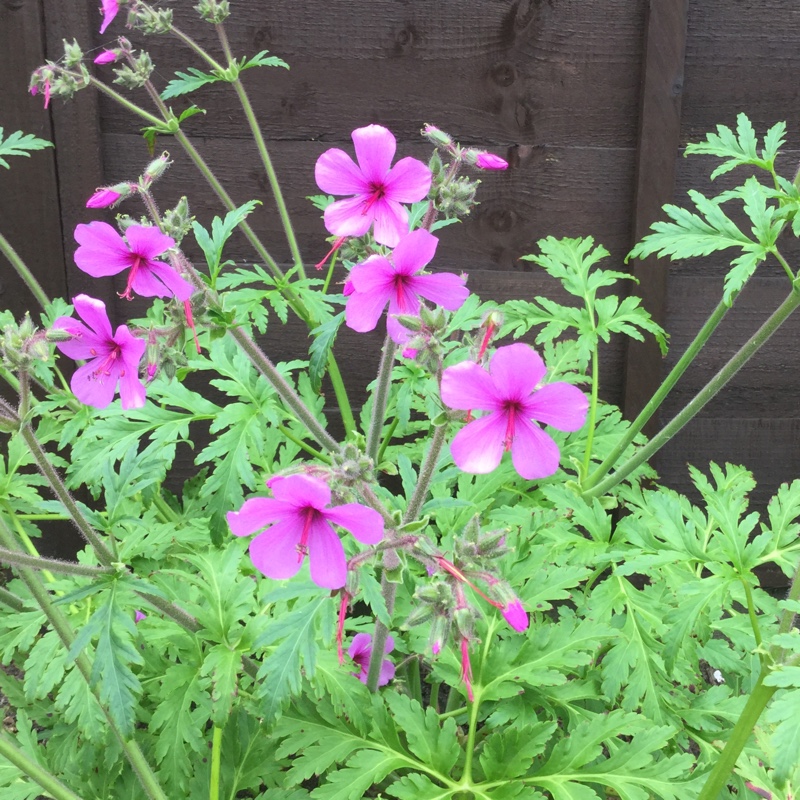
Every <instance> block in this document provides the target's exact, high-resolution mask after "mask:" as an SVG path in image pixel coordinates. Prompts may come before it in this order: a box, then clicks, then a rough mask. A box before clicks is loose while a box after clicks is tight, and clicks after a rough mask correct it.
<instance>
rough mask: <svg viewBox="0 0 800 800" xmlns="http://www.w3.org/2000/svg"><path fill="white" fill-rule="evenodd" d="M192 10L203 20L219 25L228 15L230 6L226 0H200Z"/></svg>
mask: <svg viewBox="0 0 800 800" xmlns="http://www.w3.org/2000/svg"><path fill="white" fill-rule="evenodd" d="M194 10H195V11H196V12H197V13H198V14H199V15H200V18H201V19H202V20H204V21H205V22H210V23H212V24H213V25H219V24H220V23H222V22H225V20H226V19H227V18H228V17H229V16H230V13H231V7H230V4H229V3H228V0H200V2H199V3H198V4H197V5H196V6H194Z"/></svg>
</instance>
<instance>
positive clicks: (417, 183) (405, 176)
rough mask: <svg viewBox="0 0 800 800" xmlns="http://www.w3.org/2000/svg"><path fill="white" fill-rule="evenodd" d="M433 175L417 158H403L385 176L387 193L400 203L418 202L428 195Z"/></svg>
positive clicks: (384, 182)
mask: <svg viewBox="0 0 800 800" xmlns="http://www.w3.org/2000/svg"><path fill="white" fill-rule="evenodd" d="M432 178H433V175H432V173H431V171H430V169H428V167H427V166H425V164H423V163H422V162H421V161H418V160H417V159H416V158H401V159H400V160H399V161H398V162H397V163H396V164H395V165H394V166H393V167H392V169H391V170H390V172H389V174H388V175H387V176H386V177H385V178H384V181H383V184H384V187H385V191H386V195H387V197H389V198H390V199H392V200H397V202H399V203H416V202H418V201H420V200H424V199H425V198H426V197H427V196H428V192H429V191H430V188H431V180H432Z"/></svg>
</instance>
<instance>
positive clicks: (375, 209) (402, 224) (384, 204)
mask: <svg viewBox="0 0 800 800" xmlns="http://www.w3.org/2000/svg"><path fill="white" fill-rule="evenodd" d="M372 213H373V216H374V219H375V227H374V229H373V231H372V235H373V236H374V237H375V241H376V242H378V243H379V244H385V245H386V246H387V247H396V246H397V244H398V243H399V242H400V240H401V239H402V238H403V237H404V236H405V235H406V234H407V233H408V211H407V210H406V207H405V206H402V205H400V203H398V202H397V201H395V200H390V199H389V198H388V197H383V198H381V199H380V200H378V201H376V203H375V204H374V205H373V206H372ZM367 216H369V215H367Z"/></svg>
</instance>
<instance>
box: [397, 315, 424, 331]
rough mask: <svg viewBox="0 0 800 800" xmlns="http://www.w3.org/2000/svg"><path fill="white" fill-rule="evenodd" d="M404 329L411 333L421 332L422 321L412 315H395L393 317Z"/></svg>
mask: <svg viewBox="0 0 800 800" xmlns="http://www.w3.org/2000/svg"><path fill="white" fill-rule="evenodd" d="M392 316H393V317H394V318H395V319H396V320H397V321H398V322H399V323H400V324H401V325H402V326H403V327H404V328H407V329H408V330H410V331H421V330H422V320H421V319H420V318H419V317H417V316H414V315H412V314H393V315H392Z"/></svg>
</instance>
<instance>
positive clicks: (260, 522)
mask: <svg viewBox="0 0 800 800" xmlns="http://www.w3.org/2000/svg"><path fill="white" fill-rule="evenodd" d="M295 513H296V511H295V508H294V506H293V505H291V504H290V503H286V502H283V501H282V500H273V499H272V498H271V497H251V498H250V499H249V500H245V501H244V503H243V504H242V507H241V508H240V509H239V510H238V511H230V512H228V513H227V514H226V515H225V519H227V520H228V527H229V528H230V529H231V533H232V534H233V535H234V536H249V535H250V534H251V533H256V532H257V531H260V530H263V529H264V528H266V527H267V525H270V524H272V523H273V522H279V521H280V520H286V519H287V517H289V516H292V517H293V515H294V514H295ZM295 525H300V527H299V529H298V534H297V540H298V541H300V531H301V530H302V524H301V523H297V522H295Z"/></svg>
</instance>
